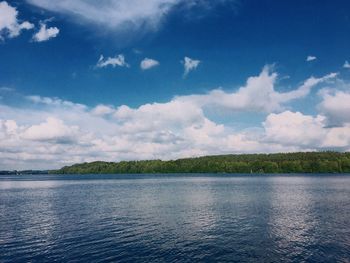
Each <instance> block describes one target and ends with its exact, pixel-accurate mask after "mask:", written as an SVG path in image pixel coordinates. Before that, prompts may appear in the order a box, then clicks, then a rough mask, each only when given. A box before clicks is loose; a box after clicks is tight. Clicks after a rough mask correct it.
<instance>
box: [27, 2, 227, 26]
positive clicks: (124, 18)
mask: <svg viewBox="0 0 350 263" xmlns="http://www.w3.org/2000/svg"><path fill="white" fill-rule="evenodd" d="M226 1H228V0H226ZM27 2H29V3H30V4H33V5H35V6H38V7H40V8H44V9H46V10H50V11H53V12H57V13H61V14H65V15H68V16H70V17H73V18H74V19H75V20H77V21H78V22H79V23H80V24H81V23H84V22H85V23H86V24H87V25H89V26H90V25H91V24H96V25H99V26H104V29H105V28H107V29H108V28H110V29H114V30H119V31H122V32H130V31H133V32H135V31H138V32H141V31H142V32H143V31H149V30H151V31H152V30H157V29H158V28H159V26H160V25H161V22H162V21H163V19H164V18H165V17H166V16H167V15H168V14H169V12H171V11H172V10H173V9H174V8H176V7H179V6H186V7H187V8H186V9H190V8H191V6H193V7H198V6H201V5H202V6H205V7H206V8H208V7H210V8H213V7H214V6H216V5H218V4H220V3H219V2H221V3H222V2H223V1H214V2H217V3H212V2H213V1H209V0H200V1H198V0H147V1H145V0H105V1H91V0H74V1H70V0H61V1H52V0H27Z"/></svg>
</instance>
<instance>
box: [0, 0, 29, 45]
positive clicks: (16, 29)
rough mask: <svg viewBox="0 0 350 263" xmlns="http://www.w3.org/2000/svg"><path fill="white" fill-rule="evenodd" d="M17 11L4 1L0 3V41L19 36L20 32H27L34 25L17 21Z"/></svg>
mask: <svg viewBox="0 0 350 263" xmlns="http://www.w3.org/2000/svg"><path fill="white" fill-rule="evenodd" d="M17 16H18V11H17V9H16V8H15V7H12V6H10V5H9V4H8V3H7V2H6V1H2V2H0V40H1V39H4V38H5V37H9V38H13V37H17V36H19V35H20V33H21V31H22V30H29V29H32V28H33V27H34V25H33V24H32V23H30V22H28V21H23V22H21V21H19V20H18V18H17Z"/></svg>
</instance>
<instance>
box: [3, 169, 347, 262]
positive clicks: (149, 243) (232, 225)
mask: <svg viewBox="0 0 350 263" xmlns="http://www.w3.org/2000/svg"><path fill="white" fill-rule="evenodd" d="M28 261H31V262H43V261H44V262H45V261H46V262H55V261H63V262H67V261H70V262H75V261H76V262H78V261H79V262H87V261H94V262H111V261H114V262H150V261H151V262H213V261H219V262H281V261H284V262H302V261H307V262H350V176H335V175H329V176H324V175H323V176H315V175H313V176H260V175H259V176H237V175H235V176H230V175H222V176H217V175H212V176H211V175H190V176H188V175H182V176H181V175H177V176H175V175H171V176H169V175H163V176H161V175H157V176H154V175H89V176H77V175H65V176H57V175H55V176H53V175H36V176H28V175H27V176H0V262H28Z"/></svg>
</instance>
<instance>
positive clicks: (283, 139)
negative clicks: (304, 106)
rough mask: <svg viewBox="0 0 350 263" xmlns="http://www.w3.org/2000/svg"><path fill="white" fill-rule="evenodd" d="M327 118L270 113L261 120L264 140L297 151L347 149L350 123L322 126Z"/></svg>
mask: <svg viewBox="0 0 350 263" xmlns="http://www.w3.org/2000/svg"><path fill="white" fill-rule="evenodd" d="M325 124H326V118H325V117H324V116H322V115H318V116H316V117H313V116H310V115H304V114H302V113H300V112H291V111H286V112H282V113H279V114H274V113H272V114H270V115H268V116H267V118H266V121H265V122H264V124H263V125H264V128H265V138H264V140H265V141H268V142H273V143H277V144H280V145H285V146H288V145H289V146H294V147H296V148H297V149H300V150H313V151H314V150H320V149H333V150H334V149H337V150H349V149H350V123H347V124H346V125H345V126H344V127H333V128H327V127H325Z"/></svg>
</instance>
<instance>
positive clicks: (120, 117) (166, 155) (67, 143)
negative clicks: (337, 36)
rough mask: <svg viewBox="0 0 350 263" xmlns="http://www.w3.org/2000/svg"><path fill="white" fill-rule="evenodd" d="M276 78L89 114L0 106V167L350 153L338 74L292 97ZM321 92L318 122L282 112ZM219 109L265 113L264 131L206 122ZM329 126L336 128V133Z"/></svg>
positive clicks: (75, 109)
mask: <svg viewBox="0 0 350 263" xmlns="http://www.w3.org/2000/svg"><path fill="white" fill-rule="evenodd" d="M276 78H277V73H275V72H272V71H271V69H270V68H268V67H265V68H264V69H263V71H262V72H261V73H260V74H259V75H258V76H253V77H250V78H248V80H247V82H246V84H245V85H243V86H242V87H240V88H239V89H238V90H236V91H233V92H225V91H223V90H213V91H211V92H209V93H207V94H194V95H189V96H177V97H174V98H173V99H172V100H170V101H168V102H165V103H148V104H144V105H140V106H139V107H136V108H132V107H129V106H127V105H120V106H113V105H104V104H100V105H97V106H96V107H94V108H91V107H89V106H87V105H82V104H79V103H74V102H70V101H65V100H62V99H59V98H47V97H41V96H27V97H21V98H18V101H20V102H21V103H20V105H21V106H20V107H16V106H13V105H12V106H10V105H6V104H4V102H3V101H0V166H1V167H2V168H3V169H30V168H36V169H37V168H56V167H61V166H63V165H68V164H72V163H76V162H86V161H94V160H105V161H120V160H134V159H155V158H159V159H174V158H181V157H190V156H199V155H208V154H227V153H255V152H281V151H282V152H288V151H316V150H330V149H331V150H343V151H345V150H350V119H349V118H348V117H347V116H349V112H350V109H349V107H348V103H347V102H348V101H349V99H350V98H349V96H350V95H349V93H348V92H347V91H343V90H339V89H338V88H337V87H336V86H333V89H332V90H331V89H330V88H329V86H331V85H333V82H330V81H331V80H333V79H334V78H337V76H336V75H335V74H328V75H326V76H324V77H320V78H314V77H310V78H309V79H307V80H306V81H304V83H303V84H302V85H300V86H299V87H297V88H296V89H294V90H291V91H288V92H278V91H276V87H275V85H276V83H275V81H276ZM322 84H327V88H322V87H321V90H320V92H318V93H317V94H318V96H319V98H320V100H321V102H320V105H319V107H318V108H317V109H318V110H319V112H318V113H317V114H316V115H307V114H304V113H302V112H298V111H293V110H291V109H286V108H285V106H286V105H288V103H289V102H290V101H292V100H295V99H300V98H304V97H305V96H307V94H309V92H310V90H311V89H312V88H314V87H316V85H322ZM9 92H11V91H9ZM7 93H8V92H7ZM7 93H4V96H5V94H7ZM258 98H259V99H258ZM21 100H22V101H21ZM261 100H263V101H264V102H261ZM265 100H266V101H265ZM274 100H275V101H274ZM270 104H271V105H272V106H271V105H270ZM216 107H222V108H223V109H231V110H234V111H238V110H239V111H241V112H243V113H244V112H248V111H259V112H260V113H261V112H265V117H264V121H263V122H262V123H261V124H260V125H258V124H257V125H256V126H255V127H250V128H249V129H237V127H235V124H234V122H233V124H232V123H231V124H229V123H221V122H220V121H218V120H219V119H220V118H217V117H218V116H212V115H210V117H209V115H208V113H207V112H208V110H209V111H210V110H211V109H213V108H216ZM219 114H220V113H219ZM225 114H227V117H228V118H231V119H232V118H235V117H234V116H236V115H232V114H231V113H230V111H225ZM233 120H234V119H233ZM330 121H332V122H336V123H338V125H337V126H335V125H333V126H331V125H329V123H330Z"/></svg>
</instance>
